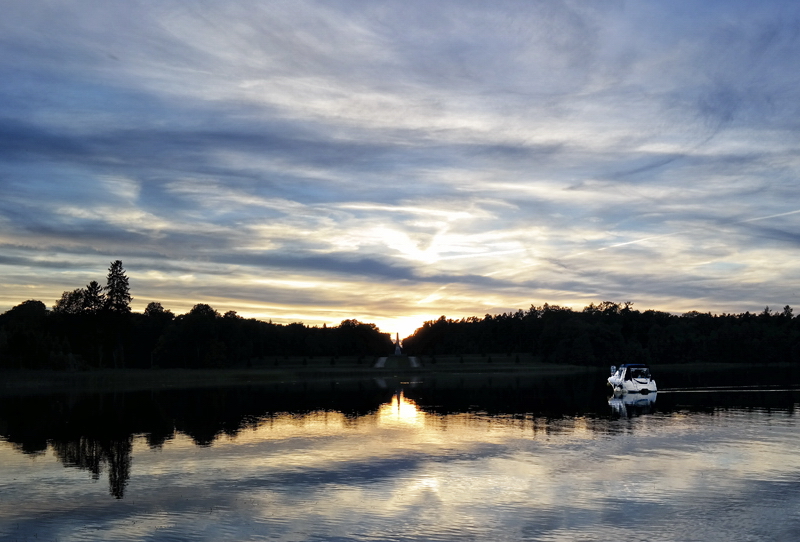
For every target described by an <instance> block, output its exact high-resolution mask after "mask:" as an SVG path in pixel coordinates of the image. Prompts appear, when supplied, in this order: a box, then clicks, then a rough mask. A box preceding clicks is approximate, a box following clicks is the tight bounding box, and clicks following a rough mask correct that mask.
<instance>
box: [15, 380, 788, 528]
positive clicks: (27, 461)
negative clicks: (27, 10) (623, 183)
mask: <svg viewBox="0 0 800 542" xmlns="http://www.w3.org/2000/svg"><path fill="white" fill-rule="evenodd" d="M603 375H604V373H597V374H595V373H585V374H579V375H572V376H550V377H532V376H525V375H514V374H511V375H501V374H472V375H469V374H468V375H458V376H450V377H447V378H445V377H427V376H426V377H425V378H422V377H412V376H403V377H398V378H384V379H380V378H379V379H363V380H355V379H352V380H342V381H327V380H325V381H323V380H309V381H293V382H284V383H280V384H274V385H262V386H238V387H231V388H202V389H187V390H168V391H164V390H160V391H159V390H145V391H140V392H129V393H108V394H81V393H72V394H70V393H62V394H52V395H48V394H38V395H13V394H10V395H6V396H4V397H2V398H0V539H2V540H56V539H57V540H185V539H192V540H285V541H300V540H337V541H339V540H354V541H355V540H363V541H385V540H452V541H456V540H459V541H460V540H575V539H580V540H609V539H613V538H629V539H635V540H790V539H797V538H798V535H800V513H799V512H798V511H800V457H799V456H798V454H797V453H796V450H797V449H798V447H799V446H800V431H798V429H799V428H798V417H797V405H798V404H800V392H798V391H797V389H796V388H795V386H794V385H792V384H791V383H788V385H785V386H777V385H775V384H774V383H757V382H755V383H754V384H757V385H755V386H753V385H750V384H749V383H748V382H746V381H740V380H737V379H736V378H735V377H733V376H731V375H730V374H728V375H726V376H725V377H724V378H723V377H720V378H719V379H717V380H716V381H713V382H712V381H710V380H709V379H706V380H705V381H703V382H700V383H698V382H694V383H689V384H688V385H687V381H686V379H685V378H684V377H682V376H681V375H671V376H670V377H669V378H667V379H661V381H660V382H659V384H660V387H662V389H664V390H665V391H660V392H659V393H658V394H657V395H656V396H652V395H651V396H638V397H628V398H624V399H613V398H610V397H609V396H608V395H607V391H606V388H605V387H604V376H603ZM655 376H656V377H657V378H658V377H659V375H658V374H656V375H655ZM686 378H689V377H686ZM692 378H695V377H694V376H693V377H692ZM702 383H705V384H720V386H724V388H723V389H719V387H718V386H712V385H706V386H702V385H698V384H702ZM712 388H717V389H712Z"/></svg>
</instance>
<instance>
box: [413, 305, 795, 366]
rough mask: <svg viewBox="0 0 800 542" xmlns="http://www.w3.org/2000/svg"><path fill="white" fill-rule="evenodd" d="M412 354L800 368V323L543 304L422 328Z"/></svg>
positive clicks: (757, 316) (780, 317)
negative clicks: (772, 364)
mask: <svg viewBox="0 0 800 542" xmlns="http://www.w3.org/2000/svg"><path fill="white" fill-rule="evenodd" d="M403 346H404V348H405V349H406V351H407V352H408V353H410V354H416V355H427V356H434V357H435V356H436V355H443V354H448V355H459V354H460V355H464V354H483V355H488V354H490V353H507V354H508V355H511V354H512V353H515V352H516V353H522V352H524V353H530V354H533V355H534V356H536V357H538V358H539V359H541V360H543V361H547V362H552V363H572V364H582V365H598V366H601V365H619V364H620V363H632V362H637V363H641V362H646V363H658V364H673V363H694V362H737V363H738V362H741V363H763V362H794V363H800V318H796V317H794V315H793V310H792V308H791V307H790V306H788V305H786V306H785V307H784V308H783V310H782V311H781V312H775V311H772V310H770V308H769V307H766V308H765V309H764V311H763V312H761V313H750V312H745V313H743V314H721V315H714V314H711V313H701V312H697V311H691V312H687V313H685V314H682V315H675V314H671V313H668V312H662V311H656V310H646V311H638V310H635V309H634V308H633V303H630V302H626V303H622V304H620V303H614V302H610V301H604V302H602V303H599V304H597V305H595V304H594V303H592V304H590V305H589V306H587V307H585V308H584V309H583V310H581V311H574V310H572V309H570V308H567V307H562V306H558V305H548V304H544V305H542V306H538V307H537V306H533V305H532V306H531V307H530V309H529V310H527V311H523V310H519V311H517V312H515V313H505V314H499V315H489V314H487V315H486V316H484V317H483V318H478V317H470V318H462V319H460V320H452V319H447V318H445V317H444V316H442V317H441V318H439V319H438V320H432V321H428V322H425V323H424V325H423V326H422V327H420V328H419V329H417V330H416V331H415V332H414V334H413V335H412V336H411V337H408V338H406V339H405V340H404V341H403Z"/></svg>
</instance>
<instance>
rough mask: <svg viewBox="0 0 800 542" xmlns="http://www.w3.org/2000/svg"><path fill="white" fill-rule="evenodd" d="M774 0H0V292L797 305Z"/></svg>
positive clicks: (215, 301) (786, 52) (785, 63)
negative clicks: (90, 286)
mask: <svg viewBox="0 0 800 542" xmlns="http://www.w3.org/2000/svg"><path fill="white" fill-rule="evenodd" d="M799 134H800V3H798V2H789V1H787V2H770V1H758V2H756V1H749V2H737V1H733V0H725V1H719V2H716V1H704V2H695V1H691V2H688V1H687V2H681V1H670V2H663V1H649V2H648V1H637V2H624V1H608V2H604V1H592V2H584V1H574V2H571V1H570V2H558V1H550V0H547V1H540V2H536V1H530V2H520V1H513V2H467V1H457V2H448V1H436V2H431V1H409V0H404V1H402V2H400V1H392V2H381V1H369V2H356V1H320V2H305V1H296V0H293V1H288V2H263V1H259V2H243V1H236V2H219V1H214V2H210V1H209V2H203V1H172V0H158V1H145V2H136V1H126V2H108V1H105V0H99V1H76V2H70V1H59V2H49V1H37V2H30V1H29V0H25V1H16V0H11V1H6V2H3V14H2V17H0V243H2V246H0V312H4V311H6V310H8V309H9V308H11V307H12V306H14V305H16V304H18V303H21V302H22V301H25V300H27V299H39V300H42V301H44V302H45V304H47V305H48V306H52V305H53V303H54V302H55V300H56V299H57V298H58V297H60V295H61V293H62V292H63V291H65V290H72V289H74V288H78V287H82V286H85V285H86V284H87V283H88V282H89V281H91V280H98V281H99V282H101V283H105V276H106V272H107V268H108V265H109V263H110V262H111V261H112V260H116V259H120V260H122V261H123V264H124V266H125V268H126V270H127V272H128V276H129V278H130V284H131V293H132V295H133V297H134V301H133V309H134V310H136V311H141V310H143V309H144V307H145V305H146V304H147V303H148V302H150V301H159V302H161V303H162V304H163V305H164V307H166V308H168V309H171V310H173V312H175V313H176V314H180V313H183V312H186V311H188V310H189V309H190V308H191V306H192V305H194V304H195V303H208V304H210V305H211V306H213V307H214V308H216V309H217V310H219V311H220V312H224V311H227V310H235V311H237V312H238V313H239V314H240V315H242V316H246V317H256V318H261V319H264V320H269V319H272V320H273V321H275V322H294V321H301V322H304V323H306V324H309V325H321V324H322V323H327V324H328V325H331V324H338V323H339V322H341V320H343V319H345V318H357V319H359V320H361V321H365V322H374V323H376V324H378V326H379V327H380V328H381V329H382V330H383V331H387V332H391V333H392V334H394V333H395V332H399V333H400V334H401V335H407V334H409V333H410V332H411V331H413V330H414V329H415V328H416V327H418V326H419V325H421V324H422V323H423V322H424V321H425V320H430V319H434V318H438V317H439V316H440V315H445V316H447V317H450V318H461V317H463V316H471V315H476V316H482V315H484V314H486V313H498V312H505V311H509V310H517V309H520V308H522V309H527V308H529V307H530V305H531V304H536V305H540V304H543V303H545V302H547V303H551V304H552V303H557V304H562V305H568V306H571V307H573V308H575V309H581V308H582V307H584V306H585V305H588V304H589V303H592V302H595V303H597V302H600V301H603V300H612V301H618V302H622V301H632V302H634V303H635V305H634V308H637V309H641V310H645V309H650V308H652V309H659V310H665V311H672V312H676V313H680V312H684V311H688V310H700V311H711V312H715V313H720V312H744V311H761V310H763V308H764V306H765V305H769V306H770V307H772V308H774V309H780V308H781V307H783V306H784V305H786V304H789V305H795V304H800V265H798V263H799V262H798V256H800V250H799V249H800V181H799V180H798V172H800V154H799V153H798V143H800V138H799V137H798V135H799Z"/></svg>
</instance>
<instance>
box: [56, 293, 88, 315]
mask: <svg viewBox="0 0 800 542" xmlns="http://www.w3.org/2000/svg"><path fill="white" fill-rule="evenodd" d="M85 296H86V292H85V291H84V290H83V289H82V288H77V289H75V290H72V291H67V292H64V293H63V294H61V299H58V300H56V303H55V305H53V312H55V313H58V314H80V313H82V312H83V307H84V301H83V300H84V297H85Z"/></svg>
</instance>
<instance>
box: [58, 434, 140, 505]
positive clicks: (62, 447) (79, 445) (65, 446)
mask: <svg viewBox="0 0 800 542" xmlns="http://www.w3.org/2000/svg"><path fill="white" fill-rule="evenodd" d="M51 446H52V448H53V451H54V452H55V454H56V457H58V459H59V460H60V461H61V462H62V463H64V465H66V466H69V467H77V468H79V469H84V470H88V471H89V472H91V473H92V478H93V479H95V480H97V479H99V478H100V473H101V471H102V470H103V466H106V467H107V468H108V484H109V492H110V493H111V494H112V495H113V496H114V497H116V498H117V499H121V498H122V497H123V496H124V493H125V486H126V485H127V484H128V479H129V478H130V476H131V451H132V450H133V437H132V436H130V437H128V438H126V439H121V440H106V441H99V440H95V439H92V438H87V437H80V438H79V439H77V440H71V441H52V442H51Z"/></svg>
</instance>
